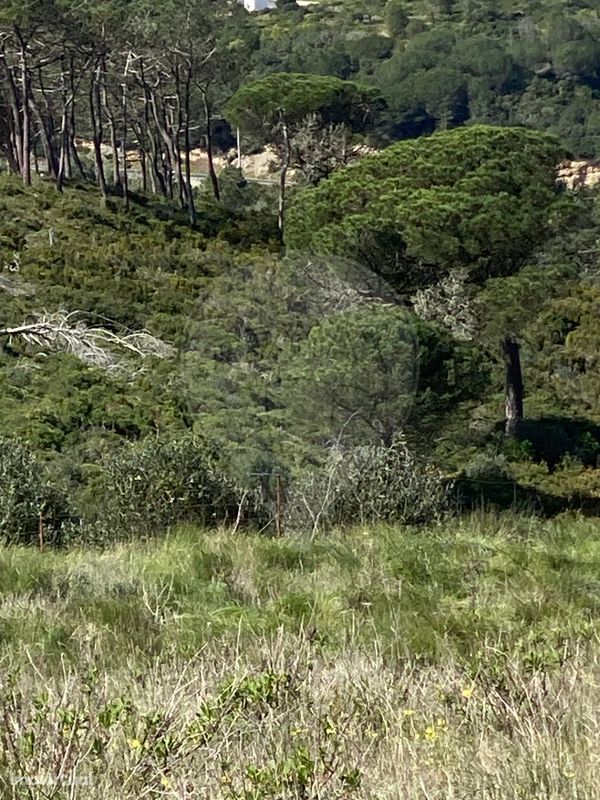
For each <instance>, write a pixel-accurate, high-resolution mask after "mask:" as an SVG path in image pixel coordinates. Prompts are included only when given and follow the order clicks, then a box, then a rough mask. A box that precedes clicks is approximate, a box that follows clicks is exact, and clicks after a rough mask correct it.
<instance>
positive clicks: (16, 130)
mask: <svg viewBox="0 0 600 800" xmlns="http://www.w3.org/2000/svg"><path fill="white" fill-rule="evenodd" d="M0 60H1V62H2V64H3V66H4V73H5V76H6V85H7V87H8V102H9V105H10V110H11V117H12V124H10V146H11V150H12V157H11V158H10V163H11V164H12V165H13V171H15V172H17V174H19V175H20V174H21V165H22V163H23V157H22V154H21V146H22V144H23V133H22V127H23V126H22V122H21V112H20V102H19V92H18V89H17V82H16V79H15V75H14V74H13V70H12V69H11V67H10V66H9V64H8V62H7V60H6V54H5V49H4V47H3V48H2V59H0ZM7 122H8V120H7ZM15 167H16V169H15Z"/></svg>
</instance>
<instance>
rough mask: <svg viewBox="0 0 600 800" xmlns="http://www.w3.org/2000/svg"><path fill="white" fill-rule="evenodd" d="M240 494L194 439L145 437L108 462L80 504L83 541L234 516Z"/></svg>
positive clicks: (101, 466)
mask: <svg viewBox="0 0 600 800" xmlns="http://www.w3.org/2000/svg"><path fill="white" fill-rule="evenodd" d="M238 506H239V500H238V491H237V489H236V487H235V486H234V484H233V483H232V481H231V480H230V479H229V478H228V477H227V476H226V475H225V474H224V473H223V471H222V470H221V469H220V468H219V467H218V466H217V463H216V459H215V454H214V453H212V452H210V451H209V449H208V448H207V447H206V446H205V445H204V444H203V443H202V442H201V441H200V440H198V439H196V438H195V437H192V436H187V435H186V436H182V437H180V438H176V439H161V438H153V437H147V438H145V439H143V440H141V441H139V442H136V443H134V444H129V445H126V446H125V447H123V448H122V449H121V450H117V451H115V452H113V453H111V454H109V455H108V456H106V457H105V458H104V459H103V460H102V461H101V463H100V464H99V465H98V466H97V467H96V468H95V474H94V475H93V477H92V478H91V480H90V482H89V484H88V486H87V487H86V489H85V490H84V491H82V492H81V494H80V496H79V498H78V510H79V512H80V517H81V519H82V526H83V528H82V535H83V536H84V537H85V538H86V539H91V540H95V541H98V542H108V541H112V540H118V539H123V538H128V537H131V536H147V535H152V534H156V533H159V532H161V531H164V530H165V529H167V528H169V527H170V526H172V525H174V524H176V523H179V522H184V521H185V522H196V523H199V524H200V525H203V526H205V525H215V524H218V523H220V522H225V521H227V520H229V521H232V520H234V519H235V518H236V516H237V511H238Z"/></svg>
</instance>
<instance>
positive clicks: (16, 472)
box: [0, 439, 69, 544]
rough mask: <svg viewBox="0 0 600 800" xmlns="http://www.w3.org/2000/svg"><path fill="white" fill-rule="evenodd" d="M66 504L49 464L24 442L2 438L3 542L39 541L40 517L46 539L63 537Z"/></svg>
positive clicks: (0, 502)
mask: <svg viewBox="0 0 600 800" xmlns="http://www.w3.org/2000/svg"><path fill="white" fill-rule="evenodd" d="M68 519H69V513H68V509H67V503H66V500H65V498H64V497H63V496H62V494H61V493H60V492H59V491H58V490H57V489H56V488H55V487H53V486H52V485H51V483H50V480H49V476H48V473H47V469H46V466H45V465H44V464H43V463H42V462H41V461H40V460H39V459H38V458H37V457H36V456H35V455H34V453H33V452H32V451H31V450H30V449H29V448H28V447H27V446H26V445H25V444H23V443H21V442H19V441H17V440H16V439H0V541H2V542H3V543H5V544H28V543H31V542H34V541H37V539H38V536H39V532H40V520H41V521H42V524H43V528H44V536H45V538H46V540H47V541H51V542H58V541H60V539H61V532H62V528H63V525H64V524H65V523H66V522H67V521H68Z"/></svg>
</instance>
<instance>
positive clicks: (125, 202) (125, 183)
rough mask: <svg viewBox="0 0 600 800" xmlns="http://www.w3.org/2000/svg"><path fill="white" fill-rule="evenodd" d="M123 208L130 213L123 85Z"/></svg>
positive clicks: (124, 87) (124, 89)
mask: <svg viewBox="0 0 600 800" xmlns="http://www.w3.org/2000/svg"><path fill="white" fill-rule="evenodd" d="M122 144H123V206H124V207H125V210H126V211H129V176H128V174H127V86H126V84H123V143H122Z"/></svg>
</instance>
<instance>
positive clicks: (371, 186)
mask: <svg viewBox="0 0 600 800" xmlns="http://www.w3.org/2000/svg"><path fill="white" fill-rule="evenodd" d="M563 152H564V151H563V149H562V148H561V146H560V145H559V144H558V143H557V142H556V141H555V140H554V139H552V138H550V137H546V136H542V135H540V134H537V133H530V132H528V131H525V130H521V129H515V128H490V127H485V126H475V127H472V128H465V129H460V130H456V131H449V132H445V133H439V134H436V135H435V136H432V137H431V138H427V139H420V140H418V141H415V142H402V143H399V144H396V145H393V146H392V147H390V148H388V149H387V150H385V151H384V152H383V153H380V154H377V155H375V156H370V157H367V158H365V159H363V160H362V161H361V162H360V164H358V165H356V166H355V167H352V168H350V169H348V170H345V171H343V172H339V173H337V174H335V175H333V176H332V177H331V179H330V180H328V181H325V182H323V183H321V184H320V185H319V186H318V187H316V188H314V189H306V190H304V191H303V192H301V193H299V194H298V195H297V197H296V198H295V200H294V203H293V206H292V208H291V209H290V213H289V218H288V230H287V245H288V247H289V248H290V249H293V250H296V251H310V252H314V253H321V254H336V255H343V256H344V257H346V258H351V259H354V260H356V261H358V262H359V263H363V264H367V265H369V266H370V267H371V268H372V269H374V270H375V271H377V272H380V273H382V274H384V275H385V277H386V278H387V279H388V280H390V282H392V283H393V284H394V285H395V286H396V287H398V288H399V289H400V290H401V291H412V290H414V289H415V288H417V287H419V286H421V285H423V284H426V283H428V282H430V281H431V280H432V279H435V276H436V275H438V276H440V275H442V274H443V273H444V271H445V270H448V269H450V268H454V267H457V266H459V265H462V266H465V267H467V268H468V269H469V270H471V271H473V272H474V273H476V274H478V275H479V276H481V277H485V276H489V275H494V274H504V273H507V272H512V271H514V270H515V269H516V268H517V267H518V265H519V264H520V263H521V262H522V260H523V259H524V258H525V257H526V256H527V255H528V254H529V253H530V252H531V251H532V250H533V248H534V247H535V245H536V243H541V242H542V241H543V240H544V238H545V236H547V234H548V231H549V223H550V218H551V209H552V207H553V206H554V205H555V204H556V201H557V194H556V189H555V165H556V163H557V162H558V161H559V160H560V158H561V156H562V155H563Z"/></svg>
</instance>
